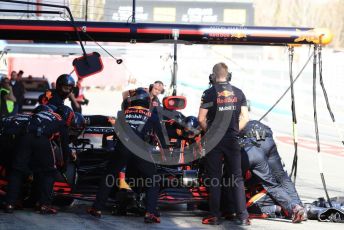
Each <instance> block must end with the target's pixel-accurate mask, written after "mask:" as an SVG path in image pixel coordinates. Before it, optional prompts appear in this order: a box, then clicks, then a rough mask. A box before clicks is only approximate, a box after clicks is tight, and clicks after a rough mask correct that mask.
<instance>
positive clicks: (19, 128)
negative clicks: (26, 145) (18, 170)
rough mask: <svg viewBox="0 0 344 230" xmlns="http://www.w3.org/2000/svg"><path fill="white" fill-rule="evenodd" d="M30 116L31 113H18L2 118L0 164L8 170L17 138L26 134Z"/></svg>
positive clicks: (0, 125)
mask: <svg viewBox="0 0 344 230" xmlns="http://www.w3.org/2000/svg"><path fill="white" fill-rule="evenodd" d="M30 118H31V114H17V115H14V116H9V117H5V118H2V119H1V120H0V146H1V148H0V165H1V167H4V168H5V169H6V172H8V171H9V170H10V165H11V162H12V160H13V151H14V148H15V146H16V145H17V140H18V138H19V137H20V136H22V135H24V134H25V131H26V126H27V124H28V123H29V121H30Z"/></svg>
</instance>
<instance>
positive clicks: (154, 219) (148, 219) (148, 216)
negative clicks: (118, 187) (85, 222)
mask: <svg viewBox="0 0 344 230" xmlns="http://www.w3.org/2000/svg"><path fill="white" fill-rule="evenodd" d="M87 212H88V213H89V214H90V215H92V216H94V217H97V218H100V217H101V216H102V212H101V211H100V210H97V209H95V208H94V207H91V208H89V209H87ZM144 222H145V223H147V224H159V223H160V215H159V214H154V213H149V212H146V213H145V216H144Z"/></svg>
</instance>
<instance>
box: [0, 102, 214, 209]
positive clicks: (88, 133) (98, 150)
mask: <svg viewBox="0 0 344 230" xmlns="http://www.w3.org/2000/svg"><path fill="white" fill-rule="evenodd" d="M185 100H186V99H185V98H183V97H176V96H174V97H169V98H165V99H164V104H165V105H167V106H168V109H167V107H166V106H165V107H164V108H163V110H164V111H168V112H169V113H170V114H167V116H169V117H170V118H168V117H167V116H165V115H166V114H165V115H163V124H164V127H165V128H166V130H165V131H166V133H167V136H168V141H167V144H165V146H164V147H162V146H161V144H160V142H159V141H157V139H156V138H155V137H154V136H153V137H152V143H151V146H153V150H152V154H153V155H154V159H156V162H161V163H162V164H157V168H158V172H159V175H160V176H161V189H160V197H159V202H160V203H173V204H176V203H190V204H193V203H200V202H206V201H207V197H208V193H207V192H206V188H205V187H204V186H202V185H201V181H202V176H203V174H202V173H203V172H202V171H201V170H200V168H201V167H200V165H201V161H202V159H201V158H200V157H199V156H200V154H202V151H203V149H202V145H201V143H200V133H197V135H193V137H192V138H190V136H185V135H184V136H183V135H182V130H183V127H182V123H183V122H184V120H185V116H184V115H183V114H181V113H180V112H177V111H176V109H180V108H181V107H183V106H184V105H185V104H186V101H185ZM172 101H173V103H172ZM171 104H174V106H171ZM171 114H173V115H172V116H173V117H172V118H171ZM85 119H86V120H88V121H90V122H89V125H88V126H87V127H85V128H84V130H82V132H81V135H78V137H77V138H74V139H73V141H72V143H71V147H72V148H73V149H74V150H76V152H77V160H76V161H74V162H71V163H70V164H69V165H68V167H67V170H66V171H65V172H60V171H59V172H58V173H57V178H56V182H55V184H54V197H55V203H56V204H58V205H69V204H71V203H72V202H73V200H74V199H80V200H86V201H93V200H94V199H95V194H96V192H97V190H98V184H99V181H100V178H101V177H102V176H103V175H104V172H105V167H106V163H107V159H108V157H109V155H110V154H116V151H115V148H116V143H117V142H118V141H119V139H118V137H117V135H116V129H115V128H114V127H113V125H112V123H111V122H108V117H106V116H101V115H94V116H85ZM191 143H196V144H191ZM154 146H155V147H154ZM163 148H164V149H165V151H162V149H163ZM55 152H59V151H58V149H56V150H55ZM57 156H59V154H57ZM57 158H58V157H57ZM190 158H194V159H190ZM57 160H59V159H57ZM167 161H169V163H168V164H166V162H167ZM126 175H127V177H128V175H129V176H131V172H130V171H128V172H126ZM120 177H121V179H120V186H119V188H116V186H115V187H114V191H113V194H112V195H111V196H110V199H109V203H112V204H113V205H115V206H116V207H119V204H120V203H121V202H123V200H126V198H123V194H126V195H125V196H126V197H128V195H129V196H131V197H132V198H133V199H131V201H133V202H134V203H135V205H134V206H136V208H138V209H140V207H141V208H142V209H143V207H144V202H143V201H144V196H143V194H144V192H143V191H142V188H130V187H129V186H128V185H127V184H126V183H125V182H124V181H125V175H124V173H121V175H120ZM28 178H29V179H28V183H26V187H25V189H24V190H25V192H24V193H25V194H26V195H25V197H26V198H25V199H28V200H30V198H29V197H30V191H31V186H30V184H31V182H32V176H29V177H28ZM6 184H7V181H6V172H5V168H1V169H0V195H4V194H5V193H6ZM119 191H120V192H119ZM134 191H135V192H134ZM121 194H122V195H121ZM126 206H128V205H126ZM122 212H123V210H122Z"/></svg>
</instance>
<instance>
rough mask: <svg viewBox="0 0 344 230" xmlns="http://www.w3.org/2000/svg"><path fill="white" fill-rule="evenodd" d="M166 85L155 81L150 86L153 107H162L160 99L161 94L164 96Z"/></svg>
mask: <svg viewBox="0 0 344 230" xmlns="http://www.w3.org/2000/svg"><path fill="white" fill-rule="evenodd" d="M164 92H165V89H164V83H163V82H162V81H155V82H154V83H153V84H150V85H149V95H150V98H151V101H152V104H151V105H152V106H161V102H160V100H159V98H158V96H159V95H160V94H164Z"/></svg>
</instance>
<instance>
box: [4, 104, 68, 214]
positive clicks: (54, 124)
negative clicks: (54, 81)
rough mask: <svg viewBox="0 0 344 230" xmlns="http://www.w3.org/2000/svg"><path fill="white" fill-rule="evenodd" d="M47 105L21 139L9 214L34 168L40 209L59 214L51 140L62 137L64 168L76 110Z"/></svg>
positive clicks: (9, 192) (9, 194)
mask: <svg viewBox="0 0 344 230" xmlns="http://www.w3.org/2000/svg"><path fill="white" fill-rule="evenodd" d="M46 107H47V108H43V107H42V110H43V111H41V112H38V113H36V114H34V115H32V117H31V119H30V121H29V123H28V126H27V134H25V135H23V136H21V137H19V139H18V140H17V146H16V149H15V156H14V161H13V168H12V171H11V173H10V176H9V184H8V190H7V195H6V205H5V212H6V213H12V212H13V210H14V204H15V202H16V200H17V198H18V194H19V192H20V188H21V185H22V179H23V176H24V175H27V174H28V173H29V172H30V171H33V173H34V175H35V176H36V177H37V178H35V180H37V184H38V189H37V190H38V193H39V194H38V203H37V211H39V213H41V214H56V213H57V211H56V210H55V209H54V208H52V207H51V206H50V205H51V200H52V192H53V185H54V181H55V175H56V169H57V166H56V165H55V153H54V151H53V149H52V145H51V140H53V139H57V138H58V139H59V141H60V144H61V149H62V153H63V158H64V161H65V162H64V164H63V165H61V166H60V167H65V166H66V165H67V161H68V158H69V156H70V155H71V149H70V148H69V146H68V142H69V140H68V139H69V137H68V128H69V126H70V125H71V124H72V122H73V121H74V112H73V111H72V110H71V109H70V108H69V107H67V106H61V107H59V108H57V109H56V111H55V112H53V111H52V110H51V109H50V107H48V106H46Z"/></svg>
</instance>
